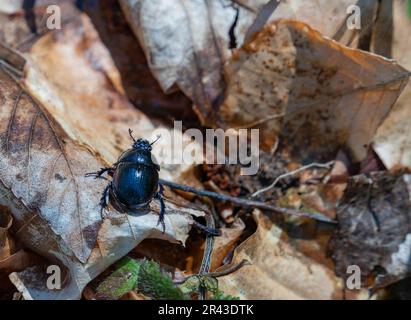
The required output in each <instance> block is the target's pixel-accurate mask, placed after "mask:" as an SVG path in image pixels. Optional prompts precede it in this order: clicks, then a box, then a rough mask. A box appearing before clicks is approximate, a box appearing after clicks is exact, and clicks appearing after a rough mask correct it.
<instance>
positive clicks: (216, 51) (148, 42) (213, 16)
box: [120, 0, 267, 117]
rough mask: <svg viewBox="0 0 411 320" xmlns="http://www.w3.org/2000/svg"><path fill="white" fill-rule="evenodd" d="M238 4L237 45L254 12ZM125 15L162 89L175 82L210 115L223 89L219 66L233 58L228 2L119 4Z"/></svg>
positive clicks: (128, 0) (130, 0) (134, 0)
mask: <svg viewBox="0 0 411 320" xmlns="http://www.w3.org/2000/svg"><path fill="white" fill-rule="evenodd" d="M265 2H267V1H266V0H257V1H255V2H254V4H253V6H252V9H251V10H250V9H249V8H245V7H242V6H239V16H238V21H237V25H236V28H235V29H234V33H235V36H236V40H237V42H238V43H239V44H241V43H242V42H243V39H244V35H245V32H246V30H247V28H248V27H249V26H250V25H251V23H252V22H253V20H254V18H255V17H256V12H257V10H258V8H259V7H261V6H262V5H263V4H264V3H265ZM120 3H121V5H122V7H123V12H124V14H125V16H126V17H127V20H128V22H129V24H130V25H131V27H132V29H133V31H134V33H135V34H136V36H137V37H138V39H139V41H140V43H141V44H142V46H143V48H144V50H145V53H146V56H147V60H148V63H149V65H150V68H151V70H152V72H153V74H154V76H155V77H156V78H157V80H158V81H159V83H160V86H161V87H162V88H163V90H165V91H168V90H170V89H171V88H172V86H173V85H174V84H177V85H178V86H179V88H180V89H181V90H182V91H183V92H184V93H185V94H186V95H187V96H188V97H190V98H191V99H192V100H193V101H194V103H196V104H197V105H199V106H200V107H201V110H202V113H203V114H205V116H204V117H207V114H210V115H211V112H212V108H213V105H214V103H215V102H216V99H217V98H218V96H219V95H220V93H221V92H222V90H223V88H224V81H223V78H222V72H221V71H222V67H223V64H224V63H225V62H226V61H227V59H228V58H229V57H230V55H231V51H230V48H229V44H230V36H229V33H230V29H231V27H232V26H233V23H234V21H235V17H236V10H235V9H234V8H233V7H232V6H231V4H232V3H231V1H227V0H221V1H205V0H194V1H193V0H182V1H180V0H155V1H153V0H121V1H120Z"/></svg>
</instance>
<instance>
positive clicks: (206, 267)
mask: <svg viewBox="0 0 411 320" xmlns="http://www.w3.org/2000/svg"><path fill="white" fill-rule="evenodd" d="M205 219H206V223H207V228H209V229H214V228H215V223H214V218H213V216H212V215H211V214H206V216H205ZM213 248H214V236H213V235H211V234H209V233H208V234H207V237H206V244H205V249H204V254H203V260H202V261H201V266H200V271H199V275H200V276H203V275H204V274H206V273H208V272H209V271H210V266H211V254H212V253H213ZM198 299H199V300H205V299H206V288H205V287H204V286H203V285H201V283H200V286H199V287H198Z"/></svg>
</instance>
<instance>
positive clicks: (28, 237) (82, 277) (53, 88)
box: [0, 16, 204, 299]
mask: <svg viewBox="0 0 411 320" xmlns="http://www.w3.org/2000/svg"><path fill="white" fill-rule="evenodd" d="M67 36H72V37H73V39H72V41H71V40H70V41H66V40H67V38H66V37H67ZM70 44H71V45H70ZM43 46H44V47H46V48H48V49H46V51H43V50H42V49H43ZM65 54H67V56H65ZM58 57H60V59H61V60H60V61H59V60H58ZM66 57H69V58H66ZM42 59H48V60H47V61H48V62H49V64H50V66H56V65H57V67H55V69H54V70H55V71H57V74H54V75H53V73H52V72H51V71H50V70H49V69H47V68H46V67H45V64H42V63H44V60H42ZM58 62H59V63H58ZM72 63H73V64H72ZM74 67H76V68H74ZM73 68H74V69H73ZM77 68H80V69H77ZM75 70H81V72H79V77H77V75H76V72H77V71H75ZM24 74H25V77H24V78H23V80H22V85H23V87H21V85H20V84H19V83H17V82H15V81H14V79H13V78H12V77H10V76H9V74H8V73H7V72H6V71H4V69H0V88H1V91H0V92H1V95H0V102H1V106H2V107H1V113H0V127H1V128H0V132H1V136H0V141H1V145H2V149H1V154H0V162H1V167H2V168H7V170H2V172H1V173H0V181H1V184H0V204H1V205H4V206H6V207H7V208H8V209H9V210H10V211H11V213H12V215H13V217H14V219H15V224H14V225H13V231H14V234H15V235H16V237H17V238H18V239H19V240H20V241H21V242H22V243H24V244H25V245H26V246H27V247H29V248H31V249H33V251H35V252H37V253H39V254H41V255H42V256H44V257H47V258H50V259H52V260H54V261H55V260H56V259H57V261H59V264H60V265H61V266H62V267H64V268H66V269H67V271H68V273H69V274H70V276H69V278H68V279H69V280H68V282H67V283H66V284H65V286H64V288H62V290H60V291H58V292H56V291H53V290H49V289H47V288H46V287H45V282H42V280H41V279H43V280H44V276H46V275H47V274H45V275H44V274H41V273H42V272H44V269H42V268H30V269H27V270H25V271H23V272H19V273H17V272H15V273H12V274H11V275H10V278H11V279H12V281H13V283H14V284H15V285H16V286H17V287H18V288H20V290H21V292H22V293H23V296H24V298H25V299H78V298H80V296H81V292H82V290H83V288H84V287H85V286H86V284H87V283H88V282H90V281H91V280H92V279H93V278H95V277H96V276H97V275H98V274H99V273H101V272H102V271H103V270H105V269H106V268H107V267H108V266H109V265H110V264H112V263H113V262H115V261H116V260H118V259H119V258H121V257H122V256H124V255H125V254H127V253H128V252H129V251H130V250H132V249H133V248H134V247H135V246H136V245H137V244H138V243H139V242H141V241H142V240H143V239H145V238H148V237H157V238H162V239H166V240H169V241H174V242H182V243H184V242H185V240H186V238H187V237H188V232H189V230H190V224H191V222H192V216H191V214H194V215H197V216H201V215H203V214H204V213H203V212H202V211H198V210H193V209H189V208H181V207H178V206H175V205H174V204H172V203H169V202H166V212H167V214H166V220H165V222H166V233H165V234H162V233H161V226H160V227H158V226H157V220H158V212H159V205H158V203H157V202H152V203H151V205H150V208H149V209H148V210H146V211H145V212H141V213H140V214H137V215H136V214H133V213H130V214H129V215H122V214H118V213H116V212H113V211H111V212H109V213H108V216H109V218H108V219H105V220H104V221H103V222H102V220H101V216H100V209H99V198H100V197H101V193H102V191H103V189H104V186H105V182H102V181H99V180H94V179H90V178H85V177H84V174H85V173H87V172H90V171H93V170H97V169H98V168H100V167H102V166H105V165H106V164H107V163H109V162H114V160H116V159H117V157H118V155H119V154H120V153H121V152H122V151H123V150H124V149H126V148H129V147H130V140H129V138H128V137H127V130H128V128H129V127H137V128H138V130H136V133H137V134H138V135H140V136H143V137H147V136H149V135H150V134H151V132H152V130H154V129H155V128H156V126H155V125H154V124H153V123H152V122H151V121H149V119H148V118H147V117H145V116H144V115H143V114H142V113H140V112H139V111H138V110H136V109H135V108H134V107H132V106H131V105H130V104H129V103H128V102H127V101H126V99H125V98H124V97H123V96H122V88H121V83H120V81H119V77H118V72H117V71H116V69H115V67H114V64H113V62H112V60H110V58H109V55H108V52H107V50H106V49H105V48H104V47H103V46H102V44H101V42H100V40H99V38H98V36H97V35H96V32H95V30H94V29H93V27H92V25H91V24H90V22H89V20H88V18H87V17H85V16H80V17H79V18H78V19H73V20H72V21H71V22H70V23H68V24H67V26H66V28H64V29H62V30H56V31H55V32H53V33H48V34H46V35H45V36H44V38H41V39H40V40H39V41H38V42H36V44H35V45H34V47H33V48H32V49H31V51H30V53H29V54H28V63H27V64H26V68H25V70H24ZM59 77H61V78H59ZM81 77H84V78H81ZM63 79H64V80H63ZM82 79H83V80H84V81H85V82H82V83H83V85H79V84H80V83H81V82H80V80H82ZM59 80H60V81H59ZM59 85H61V86H60V87H59ZM75 88H77V89H75ZM73 90H74V91H73ZM76 90H77V91H76ZM68 92H69V93H70V94H68ZM111 108H112V109H114V110H115V111H116V113H114V112H110V109H111ZM107 128H111V130H113V131H112V132H110V131H108V129H107ZM109 130H110V129H109ZM102 133H104V139H102ZM178 172H179V170H178V168H177V167H176V166H174V167H173V171H168V170H167V168H165V170H163V169H162V174H163V175H165V177H168V178H169V177H170V176H171V177H178ZM159 228H160V229H159ZM33 277H34V278H36V277H37V278H38V279H39V280H38V281H34V282H33V281H32V279H33Z"/></svg>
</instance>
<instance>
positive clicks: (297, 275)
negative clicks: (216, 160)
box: [0, 0, 411, 299]
mask: <svg viewBox="0 0 411 320" xmlns="http://www.w3.org/2000/svg"><path fill="white" fill-rule="evenodd" d="M291 2H292V3H291ZM19 3H20V1H16V2H15V3H13V5H10V4H9V5H6V4H5V3H2V4H1V5H0V26H1V27H0V58H1V59H2V60H3V61H6V62H7V63H8V65H12V66H14V68H16V69H17V70H18V71H20V72H17V73H21V77H19V76H17V77H16V76H15V75H14V73H13V72H11V70H10V68H8V66H7V65H4V64H2V65H0V108H1V109H0V142H1V148H0V168H1V172H0V281H1V284H2V289H1V290H0V295H2V297H3V296H5V297H7V298H8V299H10V298H12V297H13V293H15V298H16V297H21V296H22V297H23V298H24V299H79V298H81V296H82V295H83V297H85V298H87V297H88V296H93V294H92V291H93V289H92V288H93V285H89V286H87V285H88V284H89V283H90V282H91V284H93V282H92V281H93V279H95V278H96V277H104V276H105V274H106V272H107V270H108V268H109V267H110V266H111V265H112V264H113V263H114V262H116V261H117V260H119V259H120V258H121V257H123V256H125V255H129V256H131V257H136V258H151V259H154V260H155V261H157V262H159V263H160V265H161V266H162V267H163V268H166V269H171V270H173V273H174V274H175V275H180V276H182V275H183V276H188V275H192V274H195V273H197V272H198V271H199V268H200V264H201V260H202V257H203V253H204V250H205V240H204V236H203V235H201V234H199V233H198V232H197V231H194V230H191V224H192V222H193V219H194V217H196V219H198V218H199V219H203V218H202V217H204V216H205V215H206V214H212V215H213V216H214V219H215V221H216V223H217V226H218V227H220V228H221V231H222V236H221V237H217V238H215V244H214V250H213V253H212V262H211V270H212V271H219V270H224V269H226V268H227V267H229V266H232V265H235V264H236V263H239V262H241V261H242V260H243V259H247V260H248V261H249V262H250V263H251V264H250V265H246V266H244V267H243V268H241V269H240V270H238V271H236V272H234V273H232V274H230V275H227V276H225V277H221V278H219V286H220V289H222V290H223V292H224V293H225V294H230V295H233V296H237V297H240V298H241V299H366V298H368V292H367V291H366V290H354V291H351V290H347V289H346V288H345V279H346V276H347V274H346V272H345V271H346V268H347V266H348V265H352V264H357V265H359V266H360V267H361V269H362V270H363V274H362V276H363V278H362V280H363V285H364V289H367V288H372V289H373V290H375V291H376V290H378V289H381V290H379V291H378V292H377V295H375V296H374V297H377V298H380V297H383V296H384V295H385V294H386V293H387V292H388V293H389V292H390V290H391V285H392V284H393V283H397V282H398V281H401V280H402V279H405V280H402V281H407V279H406V278H407V277H408V276H409V275H410V270H411V266H410V264H409V261H410V260H409V255H410V245H409V234H410V221H409V217H408V216H409V212H410V200H409V199H410V196H409V195H410V192H411V187H410V179H409V174H408V170H409V165H410V164H409V159H410V157H409V156H408V155H409V153H410V145H409V140H410V139H409V137H410V135H409V130H408V129H407V128H408V127H409V119H411V117H409V116H408V114H409V112H410V108H409V106H410V105H409V99H407V97H408V96H409V94H408V93H409V91H410V90H409V88H410V84H409V83H408V77H409V75H410V73H409V71H407V70H406V69H405V68H408V69H410V67H411V66H410V63H409V62H410V54H409V52H410V51H409V50H408V48H409V46H410V45H411V41H410V39H409V35H408V34H407V31H406V30H407V26H409V24H410V23H411V20H410V18H409V17H408V16H407V15H406V9H405V6H406V5H407V3H406V1H404V0H400V1H382V2H379V1H358V3H357V4H358V5H359V6H360V7H361V10H362V14H363V16H362V23H363V28H362V29H361V30H348V29H347V28H346V24H345V21H346V18H347V13H346V7H347V6H348V5H350V4H352V3H351V1H348V0H347V1H345V0H344V1H325V0H324V1H322V0H321V1H316V2H311V1H303V0H293V1H284V2H277V1H272V0H271V1H267V0H242V1H236V2H235V4H233V3H230V2H229V1H189V0H187V1H186V0H183V1H168V0H167V1H166V0H156V1H151V0H150V1H148V0H139V1H129V0H119V1H115V0H109V1H97V2H93V1H91V2H84V3H83V4H84V7H83V8H82V9H83V12H81V11H80V10H79V9H78V8H76V7H75V1H57V4H58V5H59V6H61V11H62V20H63V28H62V29H61V30H54V31H50V30H47V28H46V26H45V23H46V19H45V18H44V17H45V14H46V13H45V12H46V7H47V5H49V4H51V1H47V0H41V1H36V3H35V7H34V8H32V15H31V19H27V15H25V12H24V10H23V9H21V5H19ZM381 3H382V4H381ZM236 8H237V9H236ZM319 8H321V10H319ZM236 17H237V18H236ZM160 18H161V19H160ZM280 18H281V19H280ZM279 19H280V20H279ZM235 20H237V21H236V23H235V24H234V21H235ZM234 40H235V41H234ZM388 48H389V49H388ZM359 49H361V50H359ZM367 51H369V52H367ZM391 58H393V59H395V60H390V59H391ZM402 92H403V93H402ZM401 93H402V94H401ZM397 99H398V101H397ZM396 101H397V102H396ZM172 120H184V126H185V127H187V128H188V127H193V126H194V127H198V128H200V129H204V128H205V127H213V128H216V127H222V128H226V129H227V128H258V129H260V143H261V145H260V148H261V150H260V171H259V173H258V174H257V175H256V176H250V177H247V176H239V175H238V172H239V166H224V165H219V166H217V165H215V166H213V165H207V166H197V167H195V166H189V165H179V166H175V165H170V166H164V167H162V168H161V171H160V175H161V177H162V178H165V179H169V180H172V181H176V182H184V183H187V184H189V185H192V186H196V187H200V188H208V189H211V190H214V191H218V192H222V193H227V194H230V195H234V196H242V197H254V198H257V199H259V200H261V201H266V202H269V203H274V204H277V205H281V206H285V207H291V208H295V209H299V210H303V211H316V212H321V213H323V214H325V215H327V216H330V217H336V218H337V219H338V222H339V225H338V226H337V227H333V226H327V225H324V224H321V223H317V222H315V221H311V220H309V219H305V218H293V217H281V216H277V215H274V214H272V213H267V212H261V211H259V210H253V211H250V210H244V209H241V208H237V207H234V206H232V205H231V204H227V203H220V202H211V201H209V200H206V199H198V198H196V197H193V196H192V195H188V194H183V193H179V194H178V195H177V194H176V193H173V192H171V191H170V190H166V205H167V215H166V230H167V231H166V233H165V234H162V233H161V229H159V227H158V226H156V224H157V218H158V211H159V206H158V203H157V202H156V201H153V202H152V204H151V206H150V210H148V211H147V212H143V213H142V214H139V215H136V214H133V213H130V214H128V215H121V214H119V213H117V212H116V211H115V210H114V209H113V208H110V212H109V214H108V216H109V218H108V219H105V220H104V221H103V220H102V219H101V217H100V212H99V199H100V196H101V192H102V190H103V188H104V186H105V183H106V182H104V181H99V180H93V179H87V178H85V177H84V174H85V173H86V172H90V171H94V170H97V169H98V168H100V167H102V166H105V165H108V164H111V163H113V162H115V161H116V159H117V158H118V155H119V154H120V153H121V152H122V151H123V150H125V149H127V148H129V147H130V139H129V137H128V134H127V130H128V128H132V129H133V130H134V132H135V135H136V136H140V137H144V138H147V139H151V138H153V137H152V132H153V131H154V129H157V128H164V129H166V130H170V131H172V130H173V129H171V126H170V124H172V122H171V121H172ZM161 143H162V142H161V141H160V142H159V147H161ZM330 160H331V161H333V162H330V164H329V166H325V167H324V166H323V167H315V166H313V167H309V168H308V169H306V170H302V171H301V172H298V173H293V171H294V170H296V169H298V168H301V167H303V166H304V165H307V164H310V163H313V162H321V163H325V162H327V161H330ZM388 170H390V171H388ZM376 171H379V172H376ZM279 176H281V178H280V179H279V180H278V183H276V185H275V186H273V187H271V188H269V189H268V190H266V191H264V192H258V191H259V190H261V189H262V188H264V187H267V186H269V185H270V184H271V183H272V182H273V181H274V180H276V178H278V177H279ZM375 218H377V220H376V219H375ZM202 221H204V220H202ZM378 223H380V227H378ZM48 264H58V265H60V266H62V267H63V269H64V283H63V289H62V290H60V291H57V292H56V291H50V290H48V289H47V288H45V283H46V281H45V277H46V276H47V274H46V273H45V270H44V268H45V266H47V265H48ZM33 279H35V280H33ZM10 281H11V282H10ZM3 284H4V286H3ZM17 292H18V294H17ZM139 295H140V293H138V292H137V293H135V292H134V293H131V294H130V295H129V296H128V297H129V298H130V297H131V298H133V297H134V298H135V296H137V297H140V296H139ZM145 298H147V297H145Z"/></svg>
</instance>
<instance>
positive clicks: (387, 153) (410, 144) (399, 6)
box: [374, 0, 411, 169]
mask: <svg viewBox="0 0 411 320" xmlns="http://www.w3.org/2000/svg"><path fill="white" fill-rule="evenodd" d="M407 5H408V4H407V1H406V0H398V1H393V6H394V11H393V12H394V13H393V20H394V21H393V24H394V26H393V28H394V29H393V30H382V36H380V37H378V38H377V39H376V40H375V41H376V42H378V43H379V47H382V48H388V49H389V50H390V51H391V52H392V57H393V58H394V59H396V60H397V61H398V62H399V63H401V65H403V66H404V67H406V68H408V69H409V70H410V69H411V35H410V32H409V30H410V29H411V19H410V18H409V16H408V14H407ZM410 131H411V82H408V85H407V87H406V88H405V89H404V92H403V94H402V95H401V96H400V98H399V99H398V101H397V103H396V104H395V107H394V110H393V111H392V112H391V113H390V114H389V116H388V117H387V119H386V120H385V121H384V123H383V124H382V125H381V127H380V128H379V129H378V132H377V134H376V137H375V138H374V150H375V151H376V153H377V154H378V156H379V157H380V159H381V160H382V161H383V163H384V165H385V166H386V167H387V168H389V169H391V168H398V167H408V168H411V134H410Z"/></svg>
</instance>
